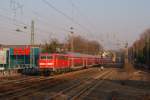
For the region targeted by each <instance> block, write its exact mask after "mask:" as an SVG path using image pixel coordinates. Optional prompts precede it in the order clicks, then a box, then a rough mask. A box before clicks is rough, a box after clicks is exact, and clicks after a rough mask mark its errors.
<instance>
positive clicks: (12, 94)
mask: <svg viewBox="0 0 150 100" xmlns="http://www.w3.org/2000/svg"><path fill="white" fill-rule="evenodd" d="M50 81H51V82H54V79H53V78H51V77H49V78H38V80H37V81H36V82H37V83H38V82H40V83H38V84H37V83H34V84H33V83H32V82H29V83H26V82H25V81H23V82H22V84H23V85H24V86H23V87H22V88H16V89H14V90H10V91H3V92H1V93H0V98H1V99H4V100H5V99H6V98H10V99H11V98H12V99H13V98H16V97H20V96H23V95H25V94H26V93H27V92H29V91H30V90H34V89H40V88H38V87H42V86H43V85H46V84H48V83H49V82H50ZM25 83H26V84H25ZM16 87H17V86H16ZM43 88H45V87H43ZM29 93H30V92H29ZM10 99H9V100H10Z"/></svg>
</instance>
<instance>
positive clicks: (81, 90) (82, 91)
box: [46, 70, 113, 100]
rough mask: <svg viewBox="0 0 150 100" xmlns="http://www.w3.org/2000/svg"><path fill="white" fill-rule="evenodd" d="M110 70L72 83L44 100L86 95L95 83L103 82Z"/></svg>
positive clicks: (74, 99)
mask: <svg viewBox="0 0 150 100" xmlns="http://www.w3.org/2000/svg"><path fill="white" fill-rule="evenodd" d="M112 72H113V71H112V70H110V71H106V72H104V73H102V74H100V75H99V76H96V77H94V78H88V79H86V80H82V81H81V80H80V81H79V82H78V84H75V85H72V86H70V87H68V88H65V89H64V90H62V91H60V92H59V93H57V94H56V95H53V96H51V97H48V98H46V100H57V99H62V98H63V99H64V98H65V99H69V100H78V99H79V98H81V97H82V98H83V97H85V96H86V95H88V94H89V93H90V92H91V91H92V90H93V89H94V88H96V86H97V85H100V84H102V83H103V80H104V79H106V78H107V77H109V76H110V75H111V74H112Z"/></svg>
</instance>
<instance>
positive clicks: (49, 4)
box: [42, 0, 92, 33]
mask: <svg viewBox="0 0 150 100" xmlns="http://www.w3.org/2000/svg"><path fill="white" fill-rule="evenodd" d="M42 1H43V2H44V3H45V4H46V5H48V6H49V7H50V8H52V9H53V10H55V11H56V12H58V13H59V14H61V15H63V16H64V17H65V18H66V19H68V20H70V21H71V22H73V23H75V24H76V25H79V26H80V27H82V29H83V30H84V31H85V32H88V33H92V32H91V31H90V30H89V29H88V28H86V27H85V26H83V25H81V24H80V23H78V22H77V21H75V20H73V19H72V17H70V16H68V15H67V14H66V13H64V12H62V11H61V10H59V9H57V8H56V7H55V6H53V5H52V4H51V3H50V2H48V1H47V0H42Z"/></svg>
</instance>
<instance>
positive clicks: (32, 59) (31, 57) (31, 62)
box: [30, 20, 34, 67]
mask: <svg viewBox="0 0 150 100" xmlns="http://www.w3.org/2000/svg"><path fill="white" fill-rule="evenodd" d="M30 45H31V47H30V67H33V64H34V50H33V46H34V21H33V20H32V21H31V39H30Z"/></svg>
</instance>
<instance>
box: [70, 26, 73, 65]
mask: <svg viewBox="0 0 150 100" xmlns="http://www.w3.org/2000/svg"><path fill="white" fill-rule="evenodd" d="M73 29H74V28H73V27H70V34H71V52H74V37H73V34H74V32H73ZM71 66H72V67H74V58H73V56H72V65H71Z"/></svg>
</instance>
